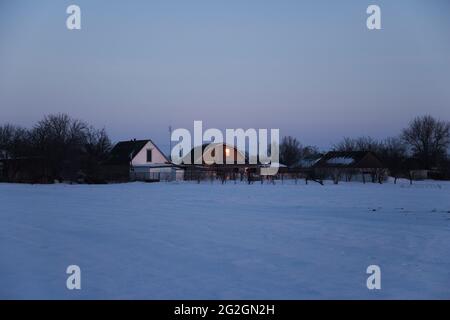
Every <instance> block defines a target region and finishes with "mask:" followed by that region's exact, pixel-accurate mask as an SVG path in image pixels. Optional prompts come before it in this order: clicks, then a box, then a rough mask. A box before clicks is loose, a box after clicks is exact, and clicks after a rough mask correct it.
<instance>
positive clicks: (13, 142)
mask: <svg viewBox="0 0 450 320" xmlns="http://www.w3.org/2000/svg"><path fill="white" fill-rule="evenodd" d="M110 148H111V141H110V139H109V138H108V135H107V133H106V131H105V130H104V129H101V130H98V129H95V128H94V127H92V126H90V125H89V124H87V123H86V122H84V121H81V120H77V119H73V118H71V117H69V116H68V115H66V114H54V115H48V116H45V117H44V118H43V119H42V120H41V121H39V122H38V123H37V124H36V125H35V126H33V127H32V128H31V129H27V128H22V127H19V126H15V125H11V124H5V125H1V126H0V160H3V165H4V166H5V165H7V166H9V167H8V174H9V177H8V178H9V179H10V180H15V172H16V171H17V173H18V172H19V171H20V170H22V174H23V171H24V170H25V169H26V170H30V171H34V172H36V171H39V172H40V174H41V175H42V179H45V180H47V181H53V180H72V181H73V180H76V179H80V178H82V179H89V178H90V177H91V178H92V177H94V176H95V175H96V173H97V171H98V167H99V164H100V162H101V161H103V160H104V159H105V158H106V157H107V155H108V152H109V151H110Z"/></svg>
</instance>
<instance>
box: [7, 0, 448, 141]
mask: <svg viewBox="0 0 450 320" xmlns="http://www.w3.org/2000/svg"><path fill="white" fill-rule="evenodd" d="M70 4H77V5H79V6H80V7H81V10H82V30H79V31H76V30H75V31H69V30H67V29H66V25H65V21H66V18H67V14H66V12H65V11H66V8H67V6H68V5H70ZM370 4H378V5H379V6H380V7H381V10H382V28H383V30H380V31H369V30H367V28H366V19H367V14H366V8H367V6H368V5H370ZM56 112H65V113H68V114H70V115H71V116H73V117H76V118H80V119H83V120H86V121H88V122H90V123H91V124H93V125H95V126H97V127H105V128H106V129H107V131H108V133H109V134H110V136H111V137H112V139H113V140H114V141H117V140H125V139H130V138H134V137H135V138H152V139H153V140H154V141H155V142H157V143H158V144H159V145H160V146H161V147H162V148H163V149H165V150H167V147H168V144H169V142H168V140H169V134H168V126H169V125H172V127H173V128H179V127H183V128H188V129H192V126H193V121H194V120H203V122H204V126H205V129H206V128H207V127H208V128H209V127H216V128H219V129H225V128H240V127H242V128H280V134H281V135H282V136H283V135H293V136H295V137H297V138H299V139H300V140H301V141H302V142H303V143H305V144H316V145H318V146H319V147H321V148H328V147H329V146H330V145H331V144H332V143H334V142H336V141H337V140H339V139H340V138H341V137H343V136H359V135H372V136H374V137H377V138H384V137H386V136H389V135H395V134H397V133H399V131H400V129H401V128H402V127H404V126H405V125H406V124H407V123H408V122H409V120H410V119H411V118H412V117H414V116H416V115H422V114H425V113H429V114H431V115H433V116H436V117H438V118H442V119H444V120H450V1H448V0H422V1H419V0H396V1H392V0H391V1H381V0H371V1H365V0H354V1H352V0H343V1H335V0H328V1H325V0H309V1H299V0H292V1H291V0H222V1H218V0H158V1H156V0H147V1H137V0H134V1H125V0H120V1H119V0H115V1H114V0H108V1H107V0H96V1H92V0H72V1H65V0H53V1H50V0H40V1H35V0H0V123H5V122H11V123H16V124H20V125H23V126H30V125H32V124H33V123H34V122H36V121H37V120H39V119H40V118H42V116H43V115H44V114H48V113H56Z"/></svg>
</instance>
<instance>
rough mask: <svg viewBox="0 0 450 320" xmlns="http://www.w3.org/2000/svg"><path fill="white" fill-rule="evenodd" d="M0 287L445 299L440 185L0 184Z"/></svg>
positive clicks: (448, 295) (3, 293)
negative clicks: (377, 273) (72, 285)
mask: <svg viewBox="0 0 450 320" xmlns="http://www.w3.org/2000/svg"><path fill="white" fill-rule="evenodd" d="M72 264H75V265H79V266H80V268H81V275H82V280H81V286H82V289H81V290H79V291H77V290H73V291H69V290H68V289H66V279H67V275H66V268H67V266H68V265H72ZM372 264H376V265H379V266H380V267H381V272H382V277H381V279H382V280H381V281H382V289H381V290H379V291H369V290H368V289H367V287H366V279H367V277H368V275H367V274H366V268H367V266H369V265H372ZM0 298H3V299H10V298H11V299H12V298H19V299H21V298H33V299H35V298H37V299H43V298H50V299H83V298H87V299H99V298H101V299H110V298H112V299H119V298H123V299H131V298H139V299H323V298H325V299H335V298H342V299H355V298H362V299H380V298H388V299H391V298H393V299H399V298H407V299H410V298H425V299H428V298H437V299H450V183H445V182H431V181H424V182H417V183H415V184H414V185H413V186H410V185H409V184H408V183H407V182H405V181H403V182H401V183H400V184H397V185H394V184H392V183H389V184H383V185H378V184H365V185H364V184H360V183H341V184H339V185H337V186H336V185H332V184H327V185H325V186H320V185H318V184H315V183H310V184H309V185H304V182H303V181H302V182H299V184H298V185H295V184H293V183H292V182H291V183H288V184H286V183H285V184H284V185H281V184H277V185H260V184H255V185H251V186H248V185H245V184H237V185H234V184H232V183H228V184H226V185H221V184H218V183H217V184H210V183H206V182H205V183H203V184H199V185H198V184H195V183H179V184H176V183H173V184H172V183H161V184H144V183H131V184H118V185H99V186H87V185H45V186H42V185H17V184H0Z"/></svg>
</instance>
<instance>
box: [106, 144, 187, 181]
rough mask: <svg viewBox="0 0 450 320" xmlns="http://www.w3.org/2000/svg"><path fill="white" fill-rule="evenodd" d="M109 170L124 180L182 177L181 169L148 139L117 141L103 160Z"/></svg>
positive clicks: (162, 179) (166, 179) (167, 179)
mask: <svg viewBox="0 0 450 320" xmlns="http://www.w3.org/2000/svg"><path fill="white" fill-rule="evenodd" d="M104 165H105V167H109V168H110V169H111V170H110V171H111V172H114V173H116V172H120V176H121V177H122V179H119V180H124V179H125V178H129V179H130V180H132V181H134V180H138V181H174V180H182V179H183V170H182V169H180V168H179V167H177V166H175V165H173V164H172V163H171V161H170V160H169V159H168V158H167V157H166V155H165V154H164V153H163V152H162V151H161V150H160V149H159V148H158V146H157V145H156V144H155V143H154V142H153V141H152V140H150V139H147V140H130V141H121V142H118V143H117V144H116V145H115V146H114V148H113V149H112V150H111V154H110V157H109V159H108V160H107V161H106V162H105V164H104Z"/></svg>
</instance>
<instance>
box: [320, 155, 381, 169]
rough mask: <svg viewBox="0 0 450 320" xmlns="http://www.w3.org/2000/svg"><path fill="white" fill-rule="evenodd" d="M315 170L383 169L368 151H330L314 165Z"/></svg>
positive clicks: (374, 156)
mask: <svg viewBox="0 0 450 320" xmlns="http://www.w3.org/2000/svg"><path fill="white" fill-rule="evenodd" d="M314 167H315V168H384V167H385V166H384V165H383V163H382V162H381V160H380V159H378V157H377V156H376V155H375V154H374V153H373V152H370V151H331V152H328V153H326V154H325V155H324V156H323V157H322V158H320V160H319V161H317V162H316V163H315V164H314Z"/></svg>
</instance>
